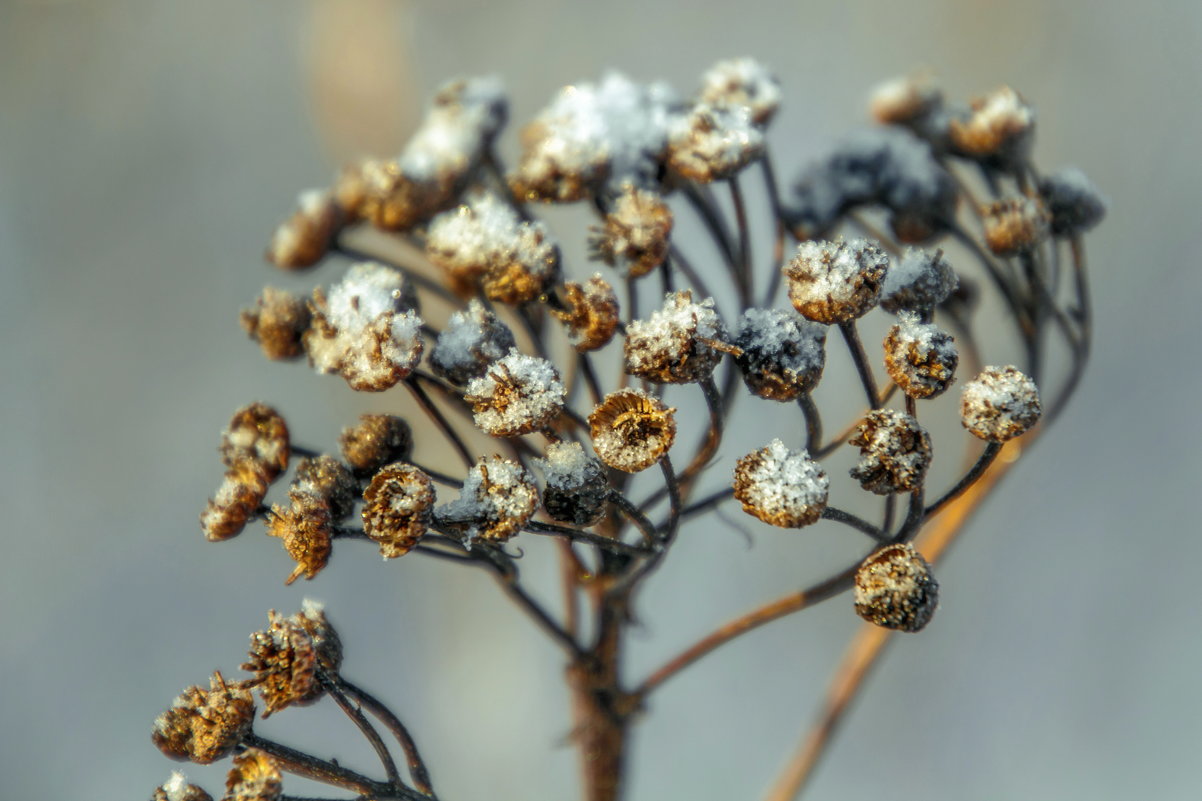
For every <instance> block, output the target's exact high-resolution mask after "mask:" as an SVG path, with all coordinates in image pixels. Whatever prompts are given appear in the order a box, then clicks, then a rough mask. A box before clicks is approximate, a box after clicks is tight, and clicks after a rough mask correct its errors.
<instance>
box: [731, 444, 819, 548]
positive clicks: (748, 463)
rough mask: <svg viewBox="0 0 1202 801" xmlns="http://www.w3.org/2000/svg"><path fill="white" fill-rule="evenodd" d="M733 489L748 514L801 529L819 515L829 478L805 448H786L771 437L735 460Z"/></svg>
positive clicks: (769, 521) (772, 522)
mask: <svg viewBox="0 0 1202 801" xmlns="http://www.w3.org/2000/svg"><path fill="white" fill-rule="evenodd" d="M734 489H735V497H736V498H738V499H739V502H740V503H742V504H743V511H744V512H747V514H749V515H754V516H755V517H758V518H759V519H760V520H763V521H764V522H765V523H768V524H769V525H773V526H780V527H781V528H802V527H803V526H808V525H810V524H811V523H815V522H817V521H818V519H819V518H821V517H822V510H823V509H825V508H826V500H827V493H828V491H829V489H830V479H829V478H828V477H827V475H826V471H825V470H823V469H822V466H821V465H819V464H818V463H817V462H815V461H814V460H813V459H811V458H810V455H809V453H808V452H807V451H805V450H804V449H803V450H800V451H793V450H789V449H788V448H786V447H785V444H784V443H783V442H781V441H780V440H779V439H774V440H772V442H770V443H768V446H767V447H765V448H761V449H760V450H758V451H754V452H752V453H749V454H747V455H746V456H744V457H743V458H742V459H740V460H739V461H738V463H737V464H736V465H735V481H734Z"/></svg>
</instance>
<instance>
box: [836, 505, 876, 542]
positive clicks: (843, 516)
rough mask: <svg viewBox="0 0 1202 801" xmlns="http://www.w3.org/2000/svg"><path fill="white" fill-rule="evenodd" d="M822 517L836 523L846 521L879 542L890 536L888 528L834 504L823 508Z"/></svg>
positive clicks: (846, 523) (845, 522)
mask: <svg viewBox="0 0 1202 801" xmlns="http://www.w3.org/2000/svg"><path fill="white" fill-rule="evenodd" d="M822 519H823V520H834V521H835V522H836V523H844V524H845V525H848V526H851V527H852V528H854V529H856V530H857V531H860V532H863V533H864V534H867V535H868V536H869V537H872V538H873V539H874V540H876V541H877V542H884V541H885V540H887V539H888V538H889V537H888V534H886V532H887V531H888V529H880V528H877V527H876V526H874V525H872V524H871V523H869V522H868V521H867V520H864V519H863V518H861V517H856V516H855V515H853V514H852V513H851V512H844V511H843V510H842V509H836V508H834V507H833V506H828V507H826V508H825V509H823V510H822Z"/></svg>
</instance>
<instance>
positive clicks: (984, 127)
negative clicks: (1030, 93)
mask: <svg viewBox="0 0 1202 801" xmlns="http://www.w3.org/2000/svg"><path fill="white" fill-rule="evenodd" d="M1034 130H1035V110H1034V109H1033V108H1031V106H1029V105H1027V102H1026V101H1025V100H1023V99H1022V97H1020V96H1019V94H1018V92H1015V91H1014V90H1013V89H1011V88H1010V87H1009V86H1002V87H999V88H998V89H995V90H994V91H993V92H990V93H989V94H988V95H985V96H984V97H982V98H978V99H977V100H974V101H973V103H972V113H971V114H970V115H969V116H968V117H967V118H966V119H963V120H962V119H958V118H954V117H953V118H952V119H951V121H950V127H949V129H948V134H949V136H950V138H951V141H952V144H953V145H955V146H956V148H957V149H959V150H960V152H962V153H964V154H965V155H968V156H974V157H977V158H998V159H1004V160H1009V159H1012V158H1020V157H1023V156H1025V155H1026V153H1027V151H1028V150H1030V146H1031V140H1032V133H1033V131H1034Z"/></svg>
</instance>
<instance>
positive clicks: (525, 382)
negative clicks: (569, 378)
mask: <svg viewBox="0 0 1202 801" xmlns="http://www.w3.org/2000/svg"><path fill="white" fill-rule="evenodd" d="M564 397H565V390H564V386H563V383H562V382H561V381H560V380H559V372H558V371H557V370H556V369H555V366H554V365H553V364H551V362H549V361H547V360H546V359H540V358H538V357H536V356H526V355H524V354H521V353H519V352H518V351H517V350H511V351H510V352H509V355H508V356H506V357H505V358H503V359H501V360H500V361H498V362H497V363H496V364H494V365H493V366H492V367H490V368H489V370H488V372H487V373H485V375H483V376H481V377H480V378H475V379H473V380H472V382H471V383H470V384H468V386H467V394H466V395H465V396H464V400H466V401H467V402H468V403H470V404H471V405H472V410H473V411H474V412H475V417H476V425H478V426H479V427H480V428H481V429H483V430H484V431H486V432H488V433H489V434H492V435H493V436H494V437H512V436H515V435H518V434H529V433H530V432H531V431H535V430H538V429H541V428H545V427H546V426H549V425H550V424H551V423H552V422H554V420H555V418H556V417H558V416H559V412H560V411H561V410H562V409H563V402H564Z"/></svg>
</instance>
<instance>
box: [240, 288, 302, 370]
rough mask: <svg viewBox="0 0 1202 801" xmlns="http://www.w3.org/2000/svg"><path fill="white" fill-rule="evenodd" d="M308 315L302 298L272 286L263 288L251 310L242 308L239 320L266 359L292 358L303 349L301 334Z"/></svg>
mask: <svg viewBox="0 0 1202 801" xmlns="http://www.w3.org/2000/svg"><path fill="white" fill-rule="evenodd" d="M310 319H311V315H310V314H309V307H308V306H307V305H306V304H305V301H303V300H301V299H300V298H298V297H297V296H296V295H293V294H292V293H291V292H286V291H284V290H282V289H276V288H275V287H270V286H269V287H264V288H263V294H261V295H260V296H259V298H258V300H257V301H256V302H255V307H254V308H253V309H243V310H242V315H241V318H240V321H241V323H242V330H244V331H245V332H246V333H247V334H248V335H249V336H250V338H251V339H253V340H255V341H256V342H258V343H259V347H260V348H262V350H263V355H264V356H266V357H267V358H268V359H275V360H284V359H295V358H297V357H298V356H300V355H301V354H302V353H304V352H305V349H304V346H303V345H302V342H301V340H302V336H303V335H304V333H305V329H307V328H308V327H309V321H310Z"/></svg>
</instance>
